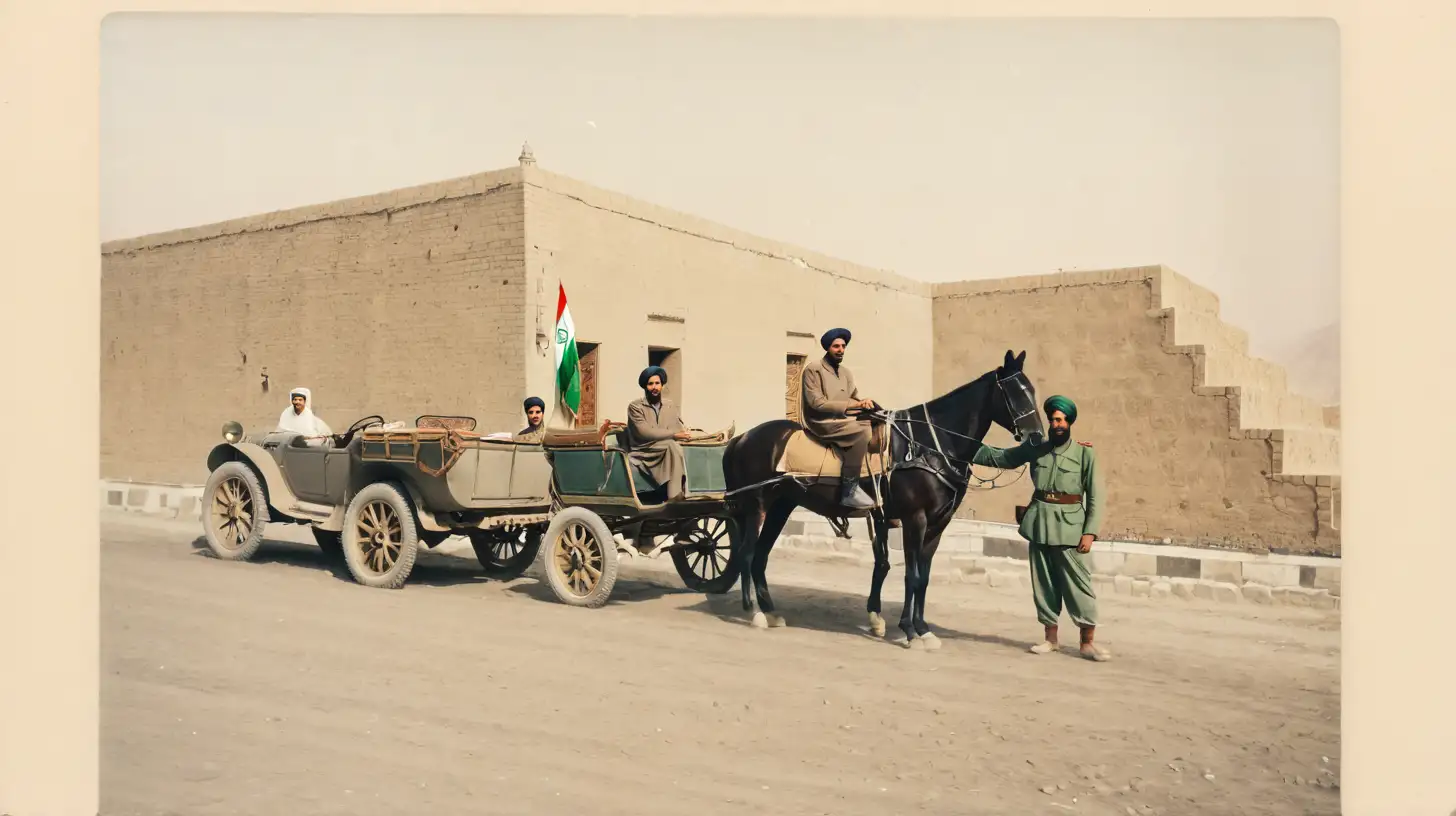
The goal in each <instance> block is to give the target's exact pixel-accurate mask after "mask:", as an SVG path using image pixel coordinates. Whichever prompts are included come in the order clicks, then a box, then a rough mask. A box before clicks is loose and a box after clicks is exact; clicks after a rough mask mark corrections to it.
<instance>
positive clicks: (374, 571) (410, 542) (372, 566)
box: [340, 482, 420, 589]
mask: <svg viewBox="0 0 1456 816" xmlns="http://www.w3.org/2000/svg"><path fill="white" fill-rule="evenodd" d="M340 539H341V543H342V544H343V550H344V563H345V564H346V565H347V566H348V568H349V574H350V575H352V576H353V577H354V580H355V581H356V582H358V583H360V584H363V585H364V586H367V587H373V588H375V589H399V588H400V587H402V586H404V584H405V581H407V580H408V579H409V574H410V571H411V570H413V569H414V566H415V558H416V557H418V555H419V548H420V533H419V524H418V523H417V522H416V521H415V513H414V508H412V507H411V506H410V502H409V499H408V498H406V497H405V494H404V491H403V490H401V489H400V488H399V487H397V486H395V485H393V484H389V483H388V482H376V483H375V484H372V485H369V486H368V487H366V488H364V489H363V490H360V491H359V492H358V493H357V494H355V496H354V499H353V501H351V502H349V507H348V509H347V510H345V511H344V530H343V535H342V536H340Z"/></svg>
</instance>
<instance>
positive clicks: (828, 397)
mask: <svg viewBox="0 0 1456 816" xmlns="http://www.w3.org/2000/svg"><path fill="white" fill-rule="evenodd" d="M850 336H851V335H850V332H849V329H830V330H829V331H827V332H825V333H824V336H823V337H821V338H819V345H820V346H822V347H823V348H824V356H823V357H822V358H820V359H818V360H815V361H814V362H812V363H808V364H806V365H805V366H804V372H803V382H802V385H801V392H802V396H803V403H804V405H803V411H802V412H801V413H802V414H803V417H804V423H803V424H804V430H806V431H808V432H809V435H810V436H812V437H813V438H815V439H817V440H818V441H819V442H821V443H823V444H825V445H831V446H833V447H835V448H838V449H839V455H840V458H841V462H842V465H841V467H840V471H839V503H840V504H841V505H842V506H844V507H846V508H848V509H850V510H867V509H869V508H871V507H874V506H875V503H874V501H873V500H871V499H870V497H869V496H868V495H866V494H865V492H864V489H863V488H861V487H860V486H859V480H860V473H861V470H862V468H863V467H864V461H865V456H867V455H868V454H869V449H870V440H871V439H872V438H873V436H874V433H873V429H872V428H871V426H870V421H869V419H868V418H863V419H861V418H860V417H857V416H851V415H850V412H851V411H865V410H869V409H872V408H874V407H875V402H874V400H867V399H861V398H860V396H859V387H858V386H856V385H855V383H854V375H853V374H852V373H850V370H849V369H848V368H847V367H846V366H845V365H844V351H845V349H846V348H847V347H848V346H849V340H850Z"/></svg>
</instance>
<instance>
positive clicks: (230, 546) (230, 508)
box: [202, 462, 268, 561]
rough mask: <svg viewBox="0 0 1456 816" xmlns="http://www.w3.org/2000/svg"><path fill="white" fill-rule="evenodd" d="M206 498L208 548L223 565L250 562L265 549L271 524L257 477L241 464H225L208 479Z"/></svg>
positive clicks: (205, 535) (265, 500) (204, 527)
mask: <svg viewBox="0 0 1456 816" xmlns="http://www.w3.org/2000/svg"><path fill="white" fill-rule="evenodd" d="M203 496H204V501H206V502H207V509H206V511H205V512H204V513H203V515H202V521H203V524H202V531H203V537H204V538H205V539H206V540H207V548H208V549H209V550H210V551H211V552H212V554H213V555H214V556H216V557H218V558H221V559H223V560H224V561H247V560H250V559H251V558H252V557H253V556H254V555H256V554H257V552H258V548H259V547H261V546H263V528H264V527H265V526H266V525H267V523H268V501H267V499H266V498H265V496H264V494H263V485H262V483H260V482H259V481H258V474H256V473H254V472H253V469H252V468H250V467H248V466H247V465H245V464H243V463H242V462H224V463H223V464H222V466H221V467H219V468H218V469H217V470H214V471H213V472H212V475H211V476H210V477H208V479H207V486H206V487H204V488H203Z"/></svg>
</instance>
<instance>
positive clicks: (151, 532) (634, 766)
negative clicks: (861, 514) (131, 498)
mask: <svg viewBox="0 0 1456 816" xmlns="http://www.w3.org/2000/svg"><path fill="white" fill-rule="evenodd" d="M102 532H103V541H102V562H101V564H102V594H101V602H102V616H103V619H102V671H103V676H102V681H101V694H102V698H101V705H102V745H101V752H102V760H101V783H102V792H101V800H102V805H103V809H102V813H103V814H105V815H106V816H124V815H125V814H187V816H209V815H210V814H252V815H253V816H272V815H273V814H297V815H298V816H311V815H312V814H351V815H353V816H371V814H425V813H428V814H439V815H440V816H444V815H445V814H456V813H461V814H463V813H472V814H484V813H490V814H516V813H519V814H526V813H532V814H558V813H560V814H592V815H593V816H597V815H600V816H608V814H633V815H634V816H645V815H646V814H673V816H680V815H681V814H689V813H690V814H695V816H709V815H710V814H730V813H755V814H774V815H775V816H778V814H800V813H805V814H835V816H841V815H842V814H860V813H864V814H871V813H873V814H909V813H935V814H940V813H943V814H952V813H954V814H966V813H977V814H1000V813H1005V814H1042V813H1046V814H1053V813H1055V814H1114V815H1115V816H1123V814H1152V813H1158V814H1193V813H1199V814H1203V813H1229V814H1234V813H1239V814H1276V813H1277V814H1291V813H1298V814H1336V813H1338V812H1339V791H1338V790H1335V789H1334V788H1333V787H1332V786H1333V784H1334V783H1335V780H1337V778H1338V774H1339V755H1338V754H1339V663H1338V660H1339V628H1338V626H1339V623H1338V617H1337V615H1338V613H1334V612H1317V611H1314V610H1308V609H1285V608H1271V607H1252V606H1242V605H1241V606H1238V607H1230V606H1220V605H1214V604H1203V603H1198V602H1178V603H1170V602H1168V601H1150V600H1147V599H1141V598H1138V599H1133V598H1125V597H1122V596H1114V597H1112V598H1108V599H1105V600H1104V601H1103V605H1104V612H1103V616H1104V618H1105V620H1104V625H1103V627H1102V630H1100V635H1101V638H1100V640H1101V641H1102V642H1103V643H1104V645H1106V646H1107V647H1108V648H1109V649H1111V650H1112V652H1113V653H1114V655H1115V659H1114V661H1113V662H1110V663H1105V664H1094V663H1089V662H1087V661H1084V660H1081V659H1078V658H1076V657H1074V656H1073V655H1072V653H1071V651H1070V649H1068V650H1067V652H1066V653H1064V654H1061V655H1046V656H1036V655H1031V654H1027V653H1026V646H1027V645H1029V643H1030V640H1029V639H1030V638H1032V637H1033V636H1034V635H1035V634H1037V627H1036V623H1035V619H1034V618H1033V617H1032V616H1031V601H1030V599H1029V598H1028V597H1023V595H1022V594H1021V593H1013V592H1005V591H1001V590H992V589H989V588H987V587H984V586H959V585H957V586H943V587H942V586H936V587H932V589H931V591H930V597H929V613H930V614H929V616H928V619H929V621H930V623H931V625H932V626H933V627H935V628H936V629H937V631H938V633H939V634H940V635H941V637H942V638H943V639H944V641H945V644H944V648H943V649H941V650H940V651H938V652H930V653H926V652H911V651H908V650H905V649H903V648H900V647H897V646H894V645H892V644H890V643H887V642H885V641H883V640H877V639H874V638H871V637H869V636H868V634H866V633H865V632H864V630H863V626H864V614H863V611H862V610H863V603H864V601H863V596H864V592H865V588H866V586H867V584H868V580H869V575H868V570H866V569H857V568H854V567H849V566H843V565H838V564H833V565H831V564H824V563H816V562H814V561H811V560H809V559H808V558H807V557H806V556H793V555H792V554H789V553H785V554H784V557H779V554H777V553H776V554H775V555H776V557H775V561H774V563H773V564H772V566H771V567H770V580H776V581H777V586H778V587H779V589H778V591H777V592H776V593H775V600H777V601H778V603H779V605H780V607H781V608H782V611H783V612H784V613H785V614H786V615H787V617H788V620H789V624H790V628H787V629H777V630H768V631H759V630H754V629H751V628H749V627H748V626H747V625H746V624H745V623H744V622H743V621H742V618H741V615H740V614H739V612H738V610H737V608H736V603H735V601H734V600H733V599H732V598H726V597H725V598H711V599H710V598H705V597H704V596H702V595H698V594H694V593H689V592H687V591H685V590H682V589H681V588H680V587H681V585H680V584H679V583H678V582H677V579H676V577H675V575H673V574H672V573H671V567H670V565H667V564H666V563H665V562H666V561H667V559H666V558H664V559H662V562H663V563H662V564H656V563H654V564H653V565H652V566H651V567H650V568H647V567H640V566H634V567H628V568H626V569H624V571H623V578H622V580H621V581H620V582H619V583H618V585H617V600H616V601H615V602H613V603H612V604H611V605H609V606H607V607H605V608H603V609H599V610H578V609H572V608H568V607H565V606H562V605H560V604H558V603H556V602H554V601H553V600H550V598H549V595H548V594H547V593H546V591H545V588H544V587H542V586H541V585H539V584H538V583H537V582H536V580H535V579H534V578H531V577H526V578H522V579H520V580H517V581H515V582H512V583H510V584H501V583H495V582H489V581H487V580H485V579H484V578H483V577H482V576H480V575H479V573H478V571H477V569H476V568H475V564H474V561H473V560H467V559H465V558H462V557H458V556H452V555H448V554H436V553H430V554H427V555H426V556H424V557H422V558H421V561H420V566H418V567H417V568H416V572H415V577H414V578H413V579H412V581H411V583H410V584H409V585H408V586H407V587H406V588H405V589H404V590H402V591H396V592H391V591H385V590H372V589H366V588H364V587H361V586H358V585H355V584H353V583H351V582H350V581H349V580H348V576H347V573H345V572H343V571H342V569H331V568H330V567H329V566H328V564H327V562H326V561H325V559H324V557H323V555H322V554H321V553H320V552H319V551H318V550H317V549H316V548H315V547H313V546H312V545H311V544H303V543H290V542H287V541H277V542H274V543H272V544H270V545H267V546H266V548H265V550H264V554H263V555H262V556H261V560H260V562H257V563H253V564H233V563H226V562H221V561H218V560H215V559H212V558H210V557H208V556H207V555H206V554H205V551H203V550H201V549H200V547H201V546H202V544H201V541H200V539H199V533H200V531H199V530H197V529H196V528H195V527H193V526H191V525H182V524H178V523H176V522H160V521H145V520H140V519H131V518H126V519H121V518H118V517H108V518H107V519H106V520H104V521H103V526H102ZM302 532H303V535H304V536H306V535H307V532H306V531H302ZM280 535H281V536H282V535H286V536H287V537H288V538H289V539H291V540H292V541H294V542H302V541H304V540H305V539H304V538H303V537H302V536H299V535H297V534H296V531H295V532H288V533H280ZM465 551H466V552H467V553H468V547H467V548H466V550H465ZM901 578H902V573H901V572H900V571H899V570H898V569H897V570H896V571H895V572H894V573H892V574H891V579H890V581H889V582H888V584H887V588H888V589H889V590H890V591H889V592H887V593H886V598H887V601H889V603H887V606H886V613H887V617H891V616H893V617H898V615H899V596H900V584H899V581H900V579H901ZM791 584H794V585H791ZM725 616H727V617H725ZM1067 628H1070V625H1069V624H1068V626H1067ZM891 631H892V633H893V632H894V629H893V620H892V621H891ZM1073 632H1075V630H1073ZM1073 637H1074V636H1073ZM1068 639H1069V640H1072V639H1073V638H1068ZM1064 648H1066V647H1064Z"/></svg>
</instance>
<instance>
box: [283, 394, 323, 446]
mask: <svg viewBox="0 0 1456 816" xmlns="http://www.w3.org/2000/svg"><path fill="white" fill-rule="evenodd" d="M288 398H289V400H290V401H291V402H292V403H293V404H292V405H290V406H288V407H287V408H284V409H283V413H282V415H280V416H279V417H278V430H279V431H282V432H290V433H296V434H301V435H303V436H305V437H310V439H309V444H314V445H316V444H320V442H321V441H322V439H321V437H327V436H330V435H331V434H333V431H332V430H330V429H329V426H328V423H326V422H324V421H323V420H322V419H319V418H318V417H317V416H314V413H313V394H312V393H310V392H309V390H308V389H307V388H295V389H293V390H292V391H290V392H288ZM316 438H320V439H316Z"/></svg>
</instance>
